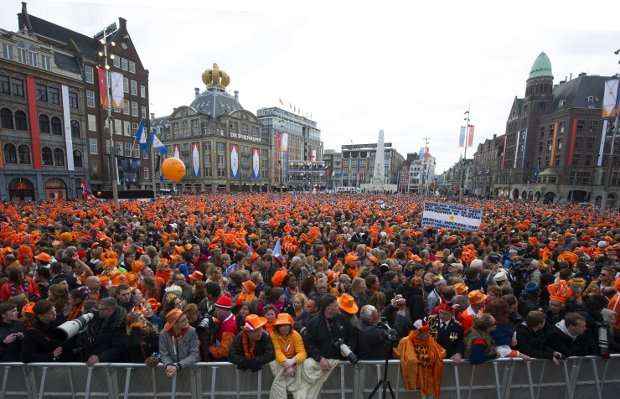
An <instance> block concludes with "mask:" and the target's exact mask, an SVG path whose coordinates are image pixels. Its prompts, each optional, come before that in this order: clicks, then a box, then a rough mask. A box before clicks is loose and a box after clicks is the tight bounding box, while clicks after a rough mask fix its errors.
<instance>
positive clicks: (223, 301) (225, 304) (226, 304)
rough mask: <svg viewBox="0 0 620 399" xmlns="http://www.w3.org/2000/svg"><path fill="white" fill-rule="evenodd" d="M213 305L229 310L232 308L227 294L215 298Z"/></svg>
mask: <svg viewBox="0 0 620 399" xmlns="http://www.w3.org/2000/svg"><path fill="white" fill-rule="evenodd" d="M215 306H216V307H218V308H220V309H226V310H229V309H231V308H232V299H230V297H229V296H228V295H221V296H220V297H219V298H217V301H216V302H215Z"/></svg>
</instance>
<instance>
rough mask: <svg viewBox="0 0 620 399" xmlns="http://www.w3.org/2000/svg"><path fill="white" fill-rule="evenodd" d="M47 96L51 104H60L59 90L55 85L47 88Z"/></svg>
mask: <svg viewBox="0 0 620 399" xmlns="http://www.w3.org/2000/svg"><path fill="white" fill-rule="evenodd" d="M47 98H48V100H49V102H50V103H51V104H56V105H60V91H59V90H58V88H57V87H48V88H47Z"/></svg>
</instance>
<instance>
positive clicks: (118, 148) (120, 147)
mask: <svg viewBox="0 0 620 399" xmlns="http://www.w3.org/2000/svg"><path fill="white" fill-rule="evenodd" d="M114 145H115V146H116V155H118V156H123V143H119V142H118V141H117V142H116V143H114Z"/></svg>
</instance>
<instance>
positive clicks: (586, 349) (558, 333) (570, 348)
mask: <svg viewBox="0 0 620 399" xmlns="http://www.w3.org/2000/svg"><path fill="white" fill-rule="evenodd" d="M562 321H563V320H562ZM558 324H560V323H558ZM549 345H550V346H551V347H552V348H553V350H555V351H557V352H560V353H561V354H562V355H564V356H565V357H569V356H588V355H598V353H599V348H598V346H597V344H596V342H593V341H592V340H591V339H590V336H589V334H582V335H580V336H578V337H577V338H575V339H573V338H571V337H570V336H569V335H567V334H566V333H565V332H564V331H562V329H561V328H560V327H558V325H555V326H553V327H552V328H551V332H550V334H549Z"/></svg>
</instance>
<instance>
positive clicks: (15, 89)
mask: <svg viewBox="0 0 620 399" xmlns="http://www.w3.org/2000/svg"><path fill="white" fill-rule="evenodd" d="M11 92H12V93H13V95H14V96H15V97H23V96H24V81H23V80H21V79H11Z"/></svg>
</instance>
